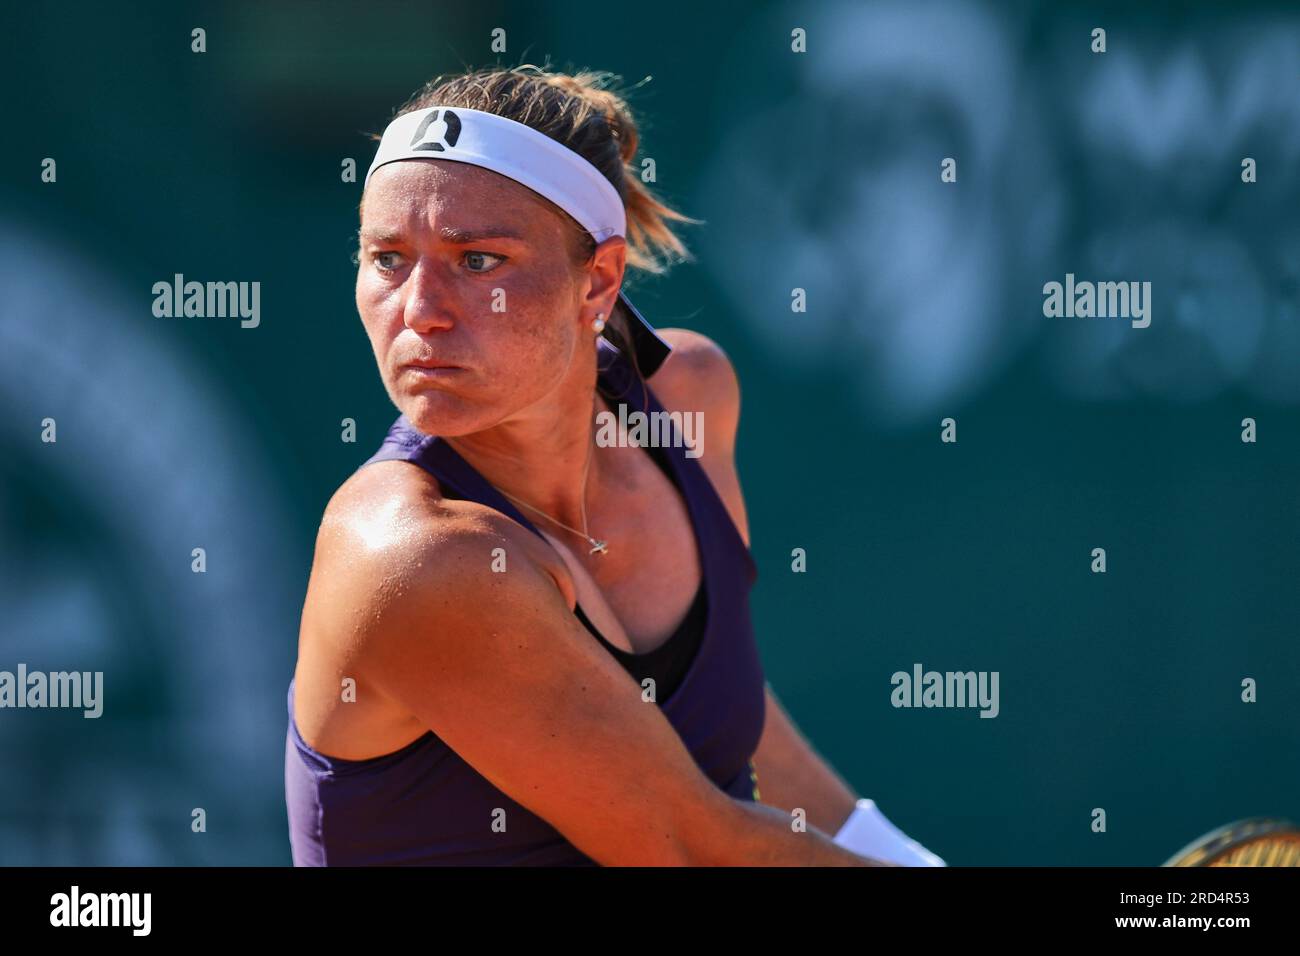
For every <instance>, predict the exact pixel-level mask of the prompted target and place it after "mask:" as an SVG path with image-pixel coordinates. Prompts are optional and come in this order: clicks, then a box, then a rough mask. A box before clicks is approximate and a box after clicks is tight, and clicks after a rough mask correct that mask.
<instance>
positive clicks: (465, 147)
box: [365, 106, 627, 242]
mask: <svg viewBox="0 0 1300 956" xmlns="http://www.w3.org/2000/svg"><path fill="white" fill-rule="evenodd" d="M402 159H450V160H453V161H455V162H458V163H470V164H472V165H474V166H482V167H483V168H484V169H491V170H493V171H494V172H498V173H500V174H501V175H503V176H509V177H510V178H511V179H513V180H515V181H516V182H519V183H522V184H523V185H525V186H527V187H528V188H529V189H531V190H532V191H533V192H535V193H538V194H539V195H541V196H544V197H545V198H547V199H549V200H550V201H551V202H553V203H555V205H557V206H559V207H560V208H561V209H563V210H564V211H565V212H567V213H568V214H569V215H570V216H572V217H573V218H574V219H576V220H577V221H578V222H579V223H581V225H582V227H583V228H584V229H586V230H587V231H588V232H590V233H591V235H592V237H593V238H594V239H595V240H596V241H597V242H603V241H605V240H606V239H608V238H609V237H610V236H625V235H626V234H627V213H626V211H625V210H624V209H623V200H622V199H620V198H619V195H618V190H617V189H615V188H614V186H613V184H612V183H611V182H610V181H609V180H608V179H606V178H605V177H604V176H603V175H601V172H600V170H598V169H597V168H596V167H595V166H593V165H591V163H589V162H587V160H585V159H583V158H582V157H581V156H579V155H578V154H577V153H575V152H574V151H573V150H571V149H569V148H568V147H567V146H564V145H562V144H561V143H558V142H556V141H555V140H553V139H551V137H549V136H547V135H546V134H545V133H542V132H539V131H538V130H535V129H533V128H532V127H531V126H527V125H525V124H524V123H518V122H516V121H514V120H512V119H506V117H504V116H498V115H497V114H495V113H484V112H483V111H481V110H468V109H463V108H461V107H459V106H456V107H452V108H450V109H449V108H447V107H444V106H431V107H429V108H428V109H423V110H416V111H414V112H412V113H404V114H402V115H401V116H399V117H397V119H395V120H393V121H392V122H391V123H389V124H388V128H387V129H386V130H384V136H383V138H382V139H381V140H380V142H379V150H378V152H376V153H375V161H374V162H373V163H371V164H370V171H369V172H367V173H366V182H365V185H367V186H368V185H370V177H371V176H373V175H374V174H375V170H376V169H378V168H379V167H380V166H383V165H385V164H386V163H395V162H397V161H398V160H402Z"/></svg>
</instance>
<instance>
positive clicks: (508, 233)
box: [361, 226, 524, 246]
mask: <svg viewBox="0 0 1300 956" xmlns="http://www.w3.org/2000/svg"><path fill="white" fill-rule="evenodd" d="M438 236H439V238H440V239H442V241H443V242H447V243H451V244H452V245H457V246H463V245H467V244H469V243H471V242H482V241H483V240H484V239H518V240H520V241H523V239H524V236H523V234H522V233H520V232H519V231H518V230H517V229H512V228H511V227H509V226H483V227H480V228H475V229H459V228H457V227H455V226H443V227H442V228H441V229H440V230H438ZM404 238H405V236H404V235H403V234H402V233H400V232H392V231H388V230H376V231H362V232H361V241H362V242H374V243H378V244H380V245H386V246H391V245H396V244H398V243H400V242H401V241H402V240H403V239H404Z"/></svg>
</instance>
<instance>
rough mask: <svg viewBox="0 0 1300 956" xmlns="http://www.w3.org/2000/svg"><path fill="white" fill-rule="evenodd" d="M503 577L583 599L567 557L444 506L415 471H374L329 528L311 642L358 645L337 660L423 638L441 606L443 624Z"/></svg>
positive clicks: (328, 521) (320, 537) (318, 561)
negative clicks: (539, 582) (532, 580)
mask: <svg viewBox="0 0 1300 956" xmlns="http://www.w3.org/2000/svg"><path fill="white" fill-rule="evenodd" d="M503 568H508V569H509V570H512V571H515V570H525V569H532V570H533V571H534V572H535V573H536V574H538V575H539V576H540V578H541V579H543V580H549V583H551V584H553V585H554V586H555V587H556V588H558V590H559V592H560V593H561V595H563V596H564V597H565V598H566V599H569V598H571V597H572V595H573V593H574V592H573V583H572V579H571V577H570V575H569V572H568V570H567V568H565V567H564V564H563V562H562V561H561V560H560V559H559V557H558V555H556V554H555V553H554V552H553V551H552V550H551V549H550V548H549V547H548V546H547V545H546V544H545V543H544V542H543V541H541V539H538V538H537V537H536V536H535V535H533V534H532V533H531V532H529V531H528V530H527V529H525V528H524V527H522V526H521V525H519V524H518V523H516V522H514V521H512V520H511V519H510V518H508V517H507V516H506V515H504V514H502V513H500V512H499V511H496V510H495V509H492V508H489V507H487V506H486V505H481V504H479V503H477V502H472V501H461V500H458V499H450V498H444V497H443V496H442V494H441V489H440V488H439V487H438V482H437V480H436V479H435V478H434V477H433V476H432V475H430V474H429V473H428V472H426V471H424V469H422V468H419V467H418V466H415V465H412V464H411V463H409V462H402V461H391V462H376V463H374V464H371V465H367V466H366V467H364V468H362V469H360V470H359V471H357V472H356V473H354V474H353V475H352V476H351V477H349V478H348V480H347V481H345V482H344V483H343V485H342V486H340V488H339V489H338V491H336V492H335V493H334V496H333V497H332V498H331V499H330V501H329V504H328V505H327V506H326V508H325V512H324V515H323V516H322V518H321V523H320V530H319V531H318V533H317V536H316V553H315V557H314V561H313V565H312V571H311V580H310V582H309V584H308V591H307V601H306V606H305V607H304V612H303V637H302V639H303V640H306V639H308V637H309V636H310V635H313V634H314V635H319V636H320V639H323V640H325V641H326V642H327V643H332V644H335V645H339V644H340V643H343V642H351V643H352V644H353V646H352V647H349V648H343V647H338V646H336V647H335V650H336V651H339V652H341V653H342V654H343V656H346V657H351V658H355V657H356V656H357V655H360V654H362V653H364V652H366V651H368V647H367V646H366V645H367V644H369V643H370V642H373V641H375V640H394V639H400V637H401V636H402V635H404V634H408V633H412V632H415V633H422V632H423V631H424V630H425V627H424V626H423V625H424V624H426V623H427V622H425V621H422V620H421V618H422V616H424V615H428V614H430V613H434V612H435V611H437V609H438V608H439V606H442V611H441V613H442V614H443V615H444V616H446V615H454V612H455V605H457V604H460V605H471V606H472V605H473V603H474V602H475V601H476V600H478V599H480V598H481V597H482V596H483V593H486V591H487V590H490V587H491V584H492V583H493V579H494V578H495V579H499V578H502V577H503V576H502V575H500V574H498V573H495V572H497V571H499V570H501V569H503ZM511 577H512V578H513V577H516V576H511ZM480 592H482V593H480ZM385 635H393V636H391V637H390V636H385Z"/></svg>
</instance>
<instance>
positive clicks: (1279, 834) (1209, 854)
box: [1164, 817, 1300, 866]
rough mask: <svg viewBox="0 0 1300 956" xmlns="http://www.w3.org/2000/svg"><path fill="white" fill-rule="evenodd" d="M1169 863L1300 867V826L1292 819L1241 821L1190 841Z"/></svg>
mask: <svg viewBox="0 0 1300 956" xmlns="http://www.w3.org/2000/svg"><path fill="white" fill-rule="evenodd" d="M1164 865H1165V866H1300V828H1298V827H1296V825H1295V824H1294V823H1292V822H1291V821H1290V820H1282V819H1279V818H1275V817H1252V818H1251V819H1248V820H1238V821H1237V822H1236V823H1229V824H1228V825H1227V826H1224V827H1220V828H1219V829H1217V830H1211V831H1210V832H1209V833H1207V834H1205V836H1203V837H1201V838H1199V839H1197V840H1195V841H1193V842H1192V843H1189V844H1188V845H1187V846H1185V847H1183V848H1182V849H1181V850H1179V851H1178V852H1177V853H1175V854H1174V855H1173V856H1172V857H1170V859H1169V860H1168V861H1167V862H1166V863H1165V864H1164Z"/></svg>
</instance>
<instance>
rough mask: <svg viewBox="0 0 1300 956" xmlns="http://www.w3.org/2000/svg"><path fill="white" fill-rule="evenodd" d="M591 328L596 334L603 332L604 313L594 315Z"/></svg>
mask: <svg viewBox="0 0 1300 956" xmlns="http://www.w3.org/2000/svg"><path fill="white" fill-rule="evenodd" d="M591 327H592V328H593V329H595V330H596V331H597V332H603V331H604V330H605V313H604V312H597V313H596V317H595V318H594V319H592V320H591Z"/></svg>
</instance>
